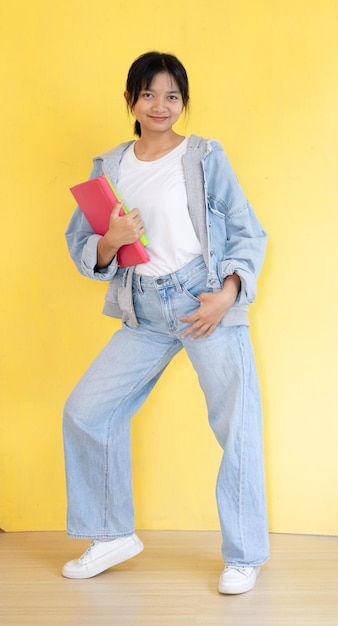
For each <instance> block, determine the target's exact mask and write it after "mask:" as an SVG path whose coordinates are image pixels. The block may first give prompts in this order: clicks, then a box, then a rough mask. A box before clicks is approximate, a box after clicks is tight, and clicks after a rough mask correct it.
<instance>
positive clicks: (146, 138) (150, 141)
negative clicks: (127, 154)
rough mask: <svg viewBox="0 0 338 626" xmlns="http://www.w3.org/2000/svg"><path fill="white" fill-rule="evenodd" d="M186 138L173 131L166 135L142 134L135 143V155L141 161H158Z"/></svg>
mask: <svg viewBox="0 0 338 626" xmlns="http://www.w3.org/2000/svg"><path fill="white" fill-rule="evenodd" d="M184 139H185V137H184V136H182V135H178V134H177V133H174V132H173V131H172V132H171V133H170V134H165V135H159V134H156V135H155V133H154V134H152V135H150V134H145V135H143V134H142V135H141V137H140V139H138V140H137V141H136V143H135V146H134V151H135V155H136V157H137V158H138V159H139V160H140V161H156V159H160V158H161V157H163V156H165V155H166V154H168V152H171V151H172V150H174V149H175V148H177V146H178V145H179V144H180V143H182V141H183V140H184Z"/></svg>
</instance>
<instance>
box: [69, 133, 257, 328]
mask: <svg viewBox="0 0 338 626" xmlns="http://www.w3.org/2000/svg"><path fill="white" fill-rule="evenodd" d="M129 145H130V142H127V143H124V144H120V145H119V146H118V147H116V148H115V149H114V150H111V151H109V152H108V153H105V154H103V155H101V157H99V158H97V159H95V160H94V167H93V170H92V173H91V178H94V177H95V176H100V175H101V174H106V175H108V176H109V178H110V179H111V181H112V182H113V183H114V184H115V185H117V186H118V182H117V181H118V172H119V167H120V162H121V159H122V158H123V154H124V152H125V150H126V149H127V148H128V146H129ZM183 167H184V173H185V179H186V186H187V196H188V208H189V212H190V217H191V221H192V223H193V226H194V228H195V231H196V235H197V237H198V239H199V241H200V244H201V248H202V255H203V258H204V261H205V263H206V265H207V267H208V272H207V274H206V287H207V288H209V287H210V288H212V289H213V290H214V291H218V290H219V289H221V288H222V286H223V282H224V279H225V278H226V277H227V276H229V275H231V274H238V276H239V277H240V279H241V290H240V293H239V295H238V298H237V300H236V302H235V304H234V305H233V306H232V307H231V310H230V311H229V312H228V313H227V315H226V316H225V317H224V319H223V320H222V325H223V326H237V325H242V324H246V325H248V324H249V321H248V306H249V304H251V303H252V302H253V300H254V299H255V295H256V280H257V277H258V275H259V272H260V269H261V266H262V263H263V260H264V256H265V249H266V243H267V234H266V232H265V231H264V229H263V228H262V226H261V224H260V222H259V220H258V219H257V217H256V215H255V213H254V211H253V208H252V207H251V205H250V203H249V202H248V200H247V199H246V197H245V194H244V192H243V190H242V188H241V186H240V184H239V182H238V180H237V177H236V174H235V172H234V171H233V169H232V166H231V164H230V162H229V159H228V157H227V156H226V154H225V152H224V150H223V148H222V146H221V144H220V143H219V142H218V141H216V140H214V139H212V140H208V141H207V140H205V139H203V138H201V137H197V136H196V135H192V136H191V137H189V141H188V149H187V152H186V154H185V155H184V157H183ZM99 239H100V237H99V236H98V235H94V234H93V231H92V229H91V227H90V226H89V224H88V222H87V220H86V218H85V217H84V216H83V214H82V212H81V210H80V209H79V208H78V207H77V209H76V210H75V212H74V214H73V217H72V219H71V221H70V223H69V226H68V229H67V232H66V240H67V245H68V248H69V252H70V255H71V257H72V259H73V261H74V263H75V264H76V267H77V268H78V270H79V272H81V273H82V274H84V275H85V276H88V277H89V278H92V279H93V280H100V281H108V282H109V283H110V284H109V287H108V291H107V296H106V303H105V307H104V313H105V314H106V315H111V316H112V317H119V318H122V319H123V320H125V319H127V318H129V325H131V324H132V320H133V319H134V312H133V311H132V309H131V294H130V293H129V284H127V287H126V288H125V290H126V292H127V293H125V294H124V297H123V307H122V309H121V304H120V302H119V298H118V293H117V289H118V287H117V282H116V280H115V279H114V277H115V274H116V271H117V261H116V257H114V258H113V260H112V261H111V263H110V265H109V266H108V267H105V268H103V269H98V268H97V267H96V262H97V244H98V240H99ZM136 325H137V324H136V322H135V326H136Z"/></svg>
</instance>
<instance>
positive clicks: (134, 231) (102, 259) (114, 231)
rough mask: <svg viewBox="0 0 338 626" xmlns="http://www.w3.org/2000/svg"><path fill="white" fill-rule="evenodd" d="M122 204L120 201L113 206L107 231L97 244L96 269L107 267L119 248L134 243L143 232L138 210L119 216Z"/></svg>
mask: <svg viewBox="0 0 338 626" xmlns="http://www.w3.org/2000/svg"><path fill="white" fill-rule="evenodd" d="M123 204H124V203H123V201H122V202H118V203H117V204H116V205H115V206H114V208H113V210H112V212H111V215H110V220H109V227H108V230H107V232H106V234H105V235H103V237H101V239H100V240H99V242H98V246H97V264H96V266H97V267H98V268H102V267H107V266H108V265H109V264H110V263H111V261H112V259H113V258H114V256H115V254H116V253H117V251H118V249H119V248H120V247H121V246H123V245H125V244H127V243H135V241H137V240H138V239H140V237H141V236H142V235H143V234H144V232H145V229H144V224H143V221H142V219H141V216H140V212H139V209H132V210H131V211H129V213H127V214H125V215H120V211H121V209H122V207H123Z"/></svg>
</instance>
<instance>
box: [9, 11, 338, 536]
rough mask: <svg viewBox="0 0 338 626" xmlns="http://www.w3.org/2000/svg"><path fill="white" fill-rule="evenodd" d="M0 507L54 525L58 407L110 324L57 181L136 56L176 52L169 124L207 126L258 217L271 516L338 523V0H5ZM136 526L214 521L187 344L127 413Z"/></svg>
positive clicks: (61, 497) (210, 466) (125, 123)
mask: <svg viewBox="0 0 338 626" xmlns="http://www.w3.org/2000/svg"><path fill="white" fill-rule="evenodd" d="M0 11H1V15H0V28H1V33H0V42H1V43H0V45H1V47H2V50H1V55H0V58H1V65H2V67H1V98H0V121H1V127H2V129H1V151H0V154H1V156H0V158H1V166H0V172H1V185H0V197H1V200H0V206H1V228H0V237H1V246H0V252H1V264H0V267H1V304H0V310H1V324H0V329H1V330H0V332H1V349H0V358H1V426H0V428H1V450H0V464H1V468H0V471H1V474H0V479H1V480H0V490H1V494H0V527H1V528H3V529H5V530H6V531H15V530H37V529H45V530H48V529H64V528H65V507H66V502H65V486H64V470H63V451H62V436H61V415H62V408H63V404H64V401H65V398H66V397H67V395H68V393H69V392H70V390H71V389H72V387H73V385H74V384H75V383H76V381H77V380H78V378H79V377H80V375H81V374H82V372H83V371H84V369H85V368H86V366H87V365H88V364H89V363H90V362H91V360H92V359H93V358H94V356H95V355H96V354H97V352H98V351H99V349H100V348H101V347H103V345H104V344H105V343H106V341H107V340H108V338H109V337H110V335H111V333H112V331H113V330H114V329H116V328H117V327H118V325H119V323H118V322H117V321H112V320H110V319H108V318H105V317H103V316H101V313H100V312H101V307H102V303H103V297H104V292H105V286H104V285H102V284H96V283H95V284H94V283H92V282H91V281H89V280H87V279H85V278H83V277H81V276H80V275H79V274H78V273H77V271H76V269H75V267H74V266H73V264H72V262H71V260H70V259H69V257H68V252H67V250H66V246H65V242H64V231H65V228H66V226H67V223H68V221H69V219H70V216H71V213H72V211H73V208H74V203H73V201H72V198H71V195H70V192H69V191H68V188H69V187H70V186H71V185H72V184H75V183H77V182H80V181H81V180H84V179H85V178H87V175H88V174H89V171H90V169H91V159H92V157H93V156H94V155H96V154H98V153H100V152H102V151H104V150H106V149H109V148H110V147H112V146H114V145H115V144H117V143H118V142H120V141H122V140H125V139H128V138H130V137H131V136H132V121H131V120H130V119H128V115H127V113H126V109H125V105H124V101H123V98H122V93H123V89H124V82H125V77H126V72H127V70H128V67H129V65H130V63H131V62H132V61H133V60H134V58H135V57H136V56H137V55H139V54H141V53H142V52H145V51H147V50H150V49H160V50H163V51H169V52H173V53H175V54H177V55H178V56H179V57H180V58H181V60H182V61H183V63H184V64H185V65H186V67H187V69H188V73H189V76H190V82H191V96H192V104H191V111H190V114H189V116H188V118H187V119H186V120H185V122H184V123H182V125H181V126H180V128H179V130H181V131H182V132H185V133H186V134H189V133H191V132H195V133H197V134H198V133H199V134H203V135H205V136H213V137H217V138H218V139H220V140H221V141H222V143H223V145H224V146H225V149H226V151H227V153H228V155H229V157H230V159H231V161H232V163H233V166H234V168H235V169H236V171H237V173H238V176H239V178H240V181H241V183H242V186H243V187H244V189H245V191H246V193H247V195H248V197H249V198H250V200H251V202H252V204H253V205H254V207H255V209H256V212H257V214H258V216H259V218H260V219H261V221H262V223H263V224H264V226H265V228H266V229H267V231H268V233H269V246H268V253H267V260H266V264H265V266H264V269H263V272H262V275H261V278H260V281H259V298H258V300H257V302H256V303H255V304H254V306H253V307H252V311H251V320H252V338H253V342H254V347H255V350H256V355H257V364H258V368H259V373H260V379H261V385H262V394H263V403H264V414H265V447H266V468H267V492H268V503H269V520H270V529H271V531H274V532H293V533H321V534H328V535H329V534H338V499H337V496H336V482H337V477H338V454H337V439H338V421H337V408H338V402H337V353H338V334H337V313H338V310H337V309H338V306H337V305H338V294H337V272H338V264H337V231H338V214H337V192H338V184H337V157H338V154H337V153H338V122H337V111H338V81H337V76H338V54H337V52H338V50H337V43H336V42H337V19H338V7H337V3H336V2H335V1H333V0H322V1H321V2H318V1H317V0H275V1H274V0H256V1H255V2H252V0H205V1H204V0H183V2H182V0H172V1H171V2H170V3H169V4H166V5H162V4H161V3H159V2H158V1H157V0H144V1H143V2H138V1H136V0H129V1H128V2H125V1H124V0H120V1H115V2H114V0H101V2H100V3H97V2H96V0H95V1H94V0H67V1H66V0H61V1H60V2H55V1H53V2H51V1H48V0H30V1H29V2H28V1H25V0H11V2H2V6H1V9H0ZM133 441H134V475H135V504H136V525H137V527H138V528H188V529H189V528H193V529H214V528H216V529H217V528H218V519H217V512H216V504H215V499H214V482H215V478H216V472H217V467H218V463H219V459H220V450H219V448H218V446H217V444H216V442H215V441H214V439H213V435H212V434H211V431H209V427H208V425H207V418H206V410H205V406H204V401H203V398H202V395H201V392H200V390H199V388H198V385H197V381H196V377H195V374H194V372H193V371H192V369H191V367H190V364H189V363H188V360H187V358H186V357H185V355H184V354H181V355H180V356H179V357H178V358H177V359H176V360H175V361H174V362H173V363H172V364H171V366H170V367H169V369H168V371H167V372H166V373H165V375H164V376H163V378H162V380H161V381H160V383H159V385H158V387H157V388H156V389H155V391H154V392H153V394H152V396H151V397H150V398H149V400H148V402H147V403H146V405H145V406H144V407H143V409H142V410H141V411H140V412H139V414H138V415H137V417H136V418H135V420H134V424H133Z"/></svg>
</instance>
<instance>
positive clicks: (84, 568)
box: [62, 534, 144, 578]
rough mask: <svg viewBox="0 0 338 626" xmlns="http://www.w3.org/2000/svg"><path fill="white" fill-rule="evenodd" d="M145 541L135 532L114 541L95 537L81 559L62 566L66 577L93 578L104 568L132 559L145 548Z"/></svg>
mask: <svg viewBox="0 0 338 626" xmlns="http://www.w3.org/2000/svg"><path fill="white" fill-rule="evenodd" d="M143 547H144V546H143V543H142V541H141V540H140V539H139V538H138V537H137V535H135V534H133V535H130V536H128V537H119V538H118V539H113V540H112V541H98V540H97V539H94V541H92V542H91V544H90V546H89V547H88V548H87V550H86V552H84V553H83V554H82V556H80V558H79V559H75V560H74V561H68V563H66V564H65V565H64V566H63V568H62V575H63V576H65V577H66V578H91V577H92V576H96V575H97V574H100V573H101V572H104V570H106V569H109V567H113V565H117V564H118V563H122V562H123V561H126V560H127V559H131V558H132V557H133V556H136V555H137V554H139V553H140V552H142V550H143Z"/></svg>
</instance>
